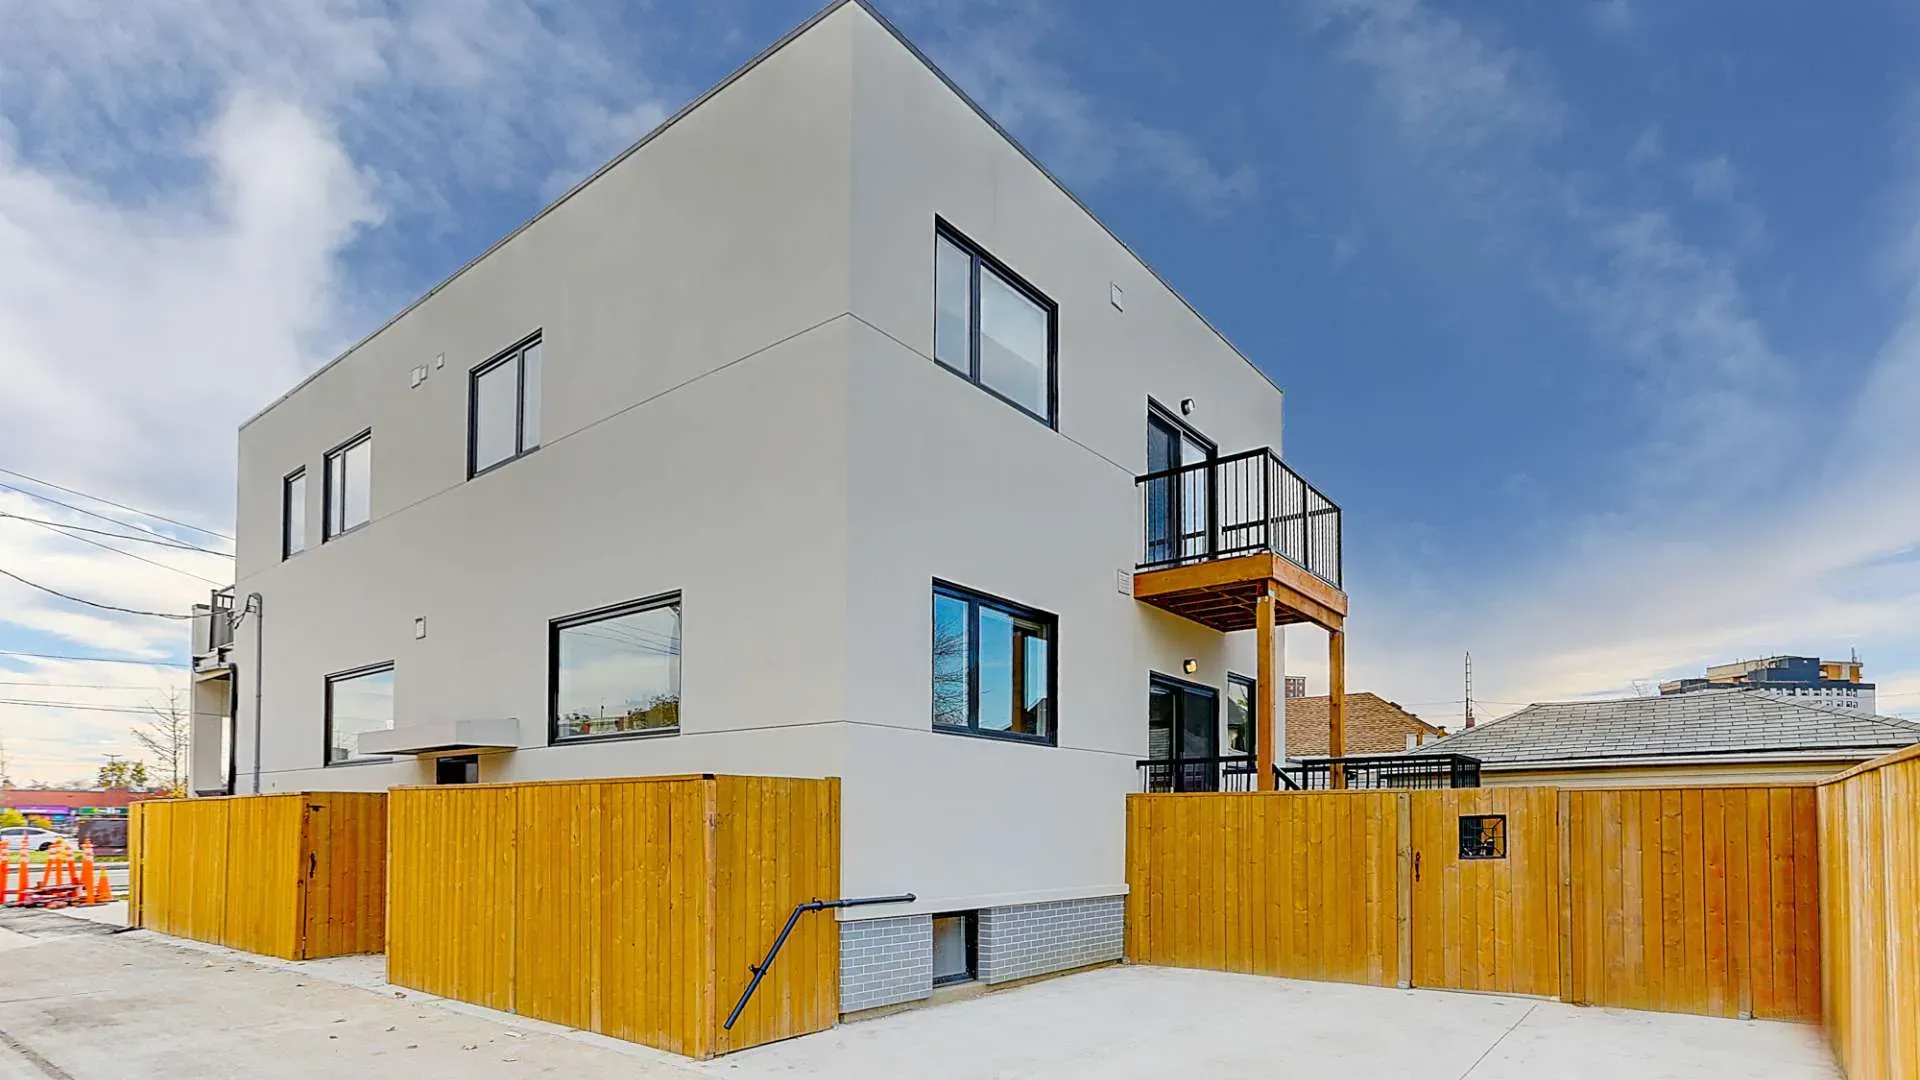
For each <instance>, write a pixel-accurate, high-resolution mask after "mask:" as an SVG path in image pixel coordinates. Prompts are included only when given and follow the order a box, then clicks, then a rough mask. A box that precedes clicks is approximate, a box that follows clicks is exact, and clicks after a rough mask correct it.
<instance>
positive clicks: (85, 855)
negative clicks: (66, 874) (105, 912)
mask: <svg viewBox="0 0 1920 1080" xmlns="http://www.w3.org/2000/svg"><path fill="white" fill-rule="evenodd" d="M74 884H75V885H78V886H80V891H81V892H82V893H86V894H89V895H91V894H92V892H93V841H91V840H89V841H87V842H86V843H84V844H81V845H80V879H79V880H78V881H75V882H74ZM88 903H92V901H91V900H89V901H88Z"/></svg>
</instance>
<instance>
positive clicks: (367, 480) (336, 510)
mask: <svg viewBox="0 0 1920 1080" xmlns="http://www.w3.org/2000/svg"><path fill="white" fill-rule="evenodd" d="M372 485H373V432H371V431H367V432H362V433H361V434H359V435H357V436H355V437H354V438H352V439H350V440H348V441H347V442H345V443H343V444H341V445H340V447H339V448H338V449H336V450H334V451H332V452H331V453H329V454H328V455H327V475H326V485H325V486H326V496H327V498H326V503H327V508H326V517H325V525H326V528H325V529H323V530H321V532H322V536H321V539H323V540H331V539H333V538H334V537H336V536H339V535H340V534H341V533H343V532H346V531H347V530H348V529H354V528H358V527H359V526H361V525H365V524H366V523H367V520H368V519H369V518H371V517H372V516H373V498H372V494H373V493H372Z"/></svg>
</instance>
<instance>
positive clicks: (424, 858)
mask: <svg viewBox="0 0 1920 1080" xmlns="http://www.w3.org/2000/svg"><path fill="white" fill-rule="evenodd" d="M391 825H392V832H391V836H390V850H391V853H392V903H391V909H390V911H389V915H388V938H387V977H388V979H389V980H390V981H392V982H393V983H395V984H396V985H399V986H408V987H413V988H415V989H419V990H423V991H426V992H428V993H432V994H438V995H441V996H444V997H451V998H456V999H459V1000H462V1001H470V1002H474V1003H476V1004H480V1005H485V1006H487V1007H490V1008H495V1009H501V1010H505V1011H508V1012H515V1013H519V1014H521V1015H524V1016H530V1017H534V1018H536V1019H541V1020H549V1021H553V1022H555V1023H561V1024H566V1025H568V1026H571V1027H578V1028H583V1029H586V1030H589V1031H596V1032H600V1033H602V1034H606V1035H611V1036H614V1037H616V1038H622V1039H627V1040H630V1041H633V1042H639V1043H645V1044H647V1045H649V1046H654V1047H658V1048H660V1049H664V1050H670V1051H673V1052H675V1053H680V1054H686V1055H689V1056H692V1057H710V1056H713V1055H715V1054H722V1053H726V1052H728V1051H731V1050H738V1049H742V1048H744V1047H748V1046H755V1045H758V1044H760V1043H764V1042H771V1041H773V1040H775V1039H783V1038H787V1037H790V1036H794V1035H802V1034H806V1033H808V1032H812V1031H820V1030H824V1029H826V1028H829V1027H832V1026H833V1024H834V1023H835V1021H836V1020H837V1019H838V1018H839V1003H840V997H839V958H840V937H839V926H838V924H837V923H836V922H835V921H834V918H833V915H832V914H831V913H813V914H808V915H804V916H802V917H801V920H800V923H799V925H798V926H797V927H796V928H795V930H794V934H793V936H792V938H791V939H789V940H788V942H787V945H786V947H785V948H784V949H782V950H781V953H780V957H779V960H778V961H777V962H776V963H775V964H774V966H773V968H772V969H771V971H770V972H769V973H768V975H767V977H766V979H765V980H764V981H763V982H762V983H761V985H760V988H759V990H758V991H757V992H756V993H755V995H754V997H753V1000H752V1002H751V1003H750V1004H749V1005H748V1007H747V1009H746V1011H745V1012H744V1013H743V1014H742V1015H741V1017H740V1020H739V1022H738V1023H737V1024H736V1025H735V1027H734V1028H733V1030H732V1031H727V1030H724V1029H723V1027H722V1022H723V1021H724V1019H725V1017H726V1015H727V1013H728V1012H729V1011H730V1010H731V1009H732V1008H733V1004H734V1002H735V1001H736V1000H737V999H738V998H739V995H740V993H741V991H742V990H744V989H745V987H746V983H747V980H748V979H749V978H750V977H751V972H750V971H749V969H748V965H750V964H755V963H758V962H759V961H760V959H761V957H762V956H763V955H764V953H765V951H766V949H767V947H768V946H769V945H771V944H772V943H773V940H774V938H775V937H776V936H777V935H778V934H779V932H780V928H781V927H782V925H784V924H785V922H786V919H787V917H788V915H789V914H790V913H791V912H792V910H793V908H794V905H796V904H798V903H802V902H804V901H808V900H815V899H832V898H834V897H836V896H838V895H839V883H840V788H839V781H838V780H833V779H828V780H798V779H787V778H767V777H739V776H719V777H714V776H686V777H657V778H645V779H622V780H595V781H561V782H545V783H529V784H482V785H462V786H459V787H441V788H400V789H396V790H394V792H393V793H392V814H391Z"/></svg>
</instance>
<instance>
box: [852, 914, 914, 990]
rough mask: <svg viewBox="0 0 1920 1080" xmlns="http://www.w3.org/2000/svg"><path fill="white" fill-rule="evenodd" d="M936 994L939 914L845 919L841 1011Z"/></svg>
mask: <svg viewBox="0 0 1920 1080" xmlns="http://www.w3.org/2000/svg"><path fill="white" fill-rule="evenodd" d="M932 993H933V916H931V915H907V916H904V917H902V918H898V919H864V920H861V921H858V922H843V923H841V924H840V1011H841V1012H843V1013H855V1012H860V1011H862V1010H865V1009H877V1008H879V1007H880V1006H882V1005H898V1004H900V1003H901V1002H903V1001H919V1000H921V999H922V998H925V997H927V996H928V995H930V994H932Z"/></svg>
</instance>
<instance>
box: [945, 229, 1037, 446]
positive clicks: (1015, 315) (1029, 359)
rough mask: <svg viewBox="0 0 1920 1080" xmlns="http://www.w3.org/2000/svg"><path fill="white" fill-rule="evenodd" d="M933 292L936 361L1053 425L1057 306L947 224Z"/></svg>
mask: <svg viewBox="0 0 1920 1080" xmlns="http://www.w3.org/2000/svg"><path fill="white" fill-rule="evenodd" d="M933 291H934V304H933V306H934V318H933V357H934V359H935V360H937V361H939V362H940V363H941V364H942V365H944V366H945V367H948V368H951V369H953V371H954V372H956V373H957V374H960V375H964V376H966V378H967V379H968V380H969V381H971V382H973V383H975V384H976V385H978V386H982V387H985V388H986V389H988V390H990V391H992V392H993V393H994V394H995V395H996V396H998V397H1000V398H1001V399H1003V400H1005V401H1008V402H1010V403H1012V404H1014V405H1016V406H1018V407H1019V408H1021V409H1023V410H1025V411H1026V412H1028V413H1030V414H1032V415H1033V416H1034V417H1036V418H1037V419H1039V420H1040V421H1041V422H1043V423H1045V424H1047V425H1049V426H1051V425H1052V424H1053V422H1054V416H1053V397H1054V360H1055V357H1054V353H1055V348H1054V339H1055V308H1054V304H1053V301H1051V300H1048V299H1047V298H1046V297H1045V296H1043V295H1041V293H1040V292H1039V290H1037V289H1035V288H1033V287H1032V286H1031V285H1028V284H1027V283H1026V282H1024V281H1022V280H1020V278H1019V277H1017V276H1016V275H1015V274H1014V273H1013V272H1012V271H1011V270H1009V269H1007V268H1006V267H1004V266H1002V265H1001V264H1000V263H999V262H997V261H995V260H994V259H993V257H992V256H990V255H987V254H986V253H985V252H983V251H981V250H980V249H979V248H978V247H976V246H974V245H972V244H970V243H968V242H967V241H966V240H964V239H962V238H961V237H960V236H959V234H957V233H955V232H953V231H952V230H950V229H948V228H947V227H946V226H944V225H937V226H936V230H935V233H934V267H933Z"/></svg>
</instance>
